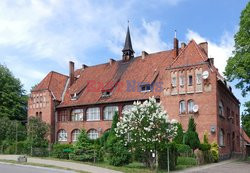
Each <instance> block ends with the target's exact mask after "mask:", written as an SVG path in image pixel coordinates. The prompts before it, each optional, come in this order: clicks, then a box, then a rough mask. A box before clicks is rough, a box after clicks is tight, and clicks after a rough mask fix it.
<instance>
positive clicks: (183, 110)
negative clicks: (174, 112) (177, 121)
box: [180, 100, 186, 114]
mask: <svg viewBox="0 0 250 173" xmlns="http://www.w3.org/2000/svg"><path fill="white" fill-rule="evenodd" d="M185 112H186V106H185V101H184V100H182V101H180V114H183V113H185Z"/></svg>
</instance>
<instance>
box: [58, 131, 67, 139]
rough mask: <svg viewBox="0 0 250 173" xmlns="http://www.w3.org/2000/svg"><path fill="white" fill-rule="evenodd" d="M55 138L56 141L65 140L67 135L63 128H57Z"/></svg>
mask: <svg viewBox="0 0 250 173" xmlns="http://www.w3.org/2000/svg"><path fill="white" fill-rule="evenodd" d="M57 138H58V141H67V138H68V135H67V132H66V130H64V129H61V130H59V131H58V136H57Z"/></svg>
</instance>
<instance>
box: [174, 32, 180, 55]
mask: <svg viewBox="0 0 250 173" xmlns="http://www.w3.org/2000/svg"><path fill="white" fill-rule="evenodd" d="M178 51H179V41H178V39H177V38H176V37H175V38H174V58H176V57H177V56H178V53H179V52H178Z"/></svg>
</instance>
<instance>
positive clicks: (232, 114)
mask: <svg viewBox="0 0 250 173" xmlns="http://www.w3.org/2000/svg"><path fill="white" fill-rule="evenodd" d="M231 116H232V123H233V124H234V119H235V117H234V111H232V113H231Z"/></svg>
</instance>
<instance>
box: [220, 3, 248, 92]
mask: <svg viewBox="0 0 250 173" xmlns="http://www.w3.org/2000/svg"><path fill="white" fill-rule="evenodd" d="M234 40H235V46H234V47H235V50H234V52H233V56H232V57H230V58H229V59H228V61H227V66H226V69H225V75H226V76H227V78H228V79H229V80H230V81H233V80H234V79H236V80H237V81H238V83H237V84H236V87H237V88H240V89H242V94H243V96H245V95H246V94H247V92H249V91H250V2H248V3H247V6H246V8H245V9H244V10H243V11H242V13H241V17H240V28H239V31H238V32H237V33H236V35H235V36H234Z"/></svg>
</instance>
